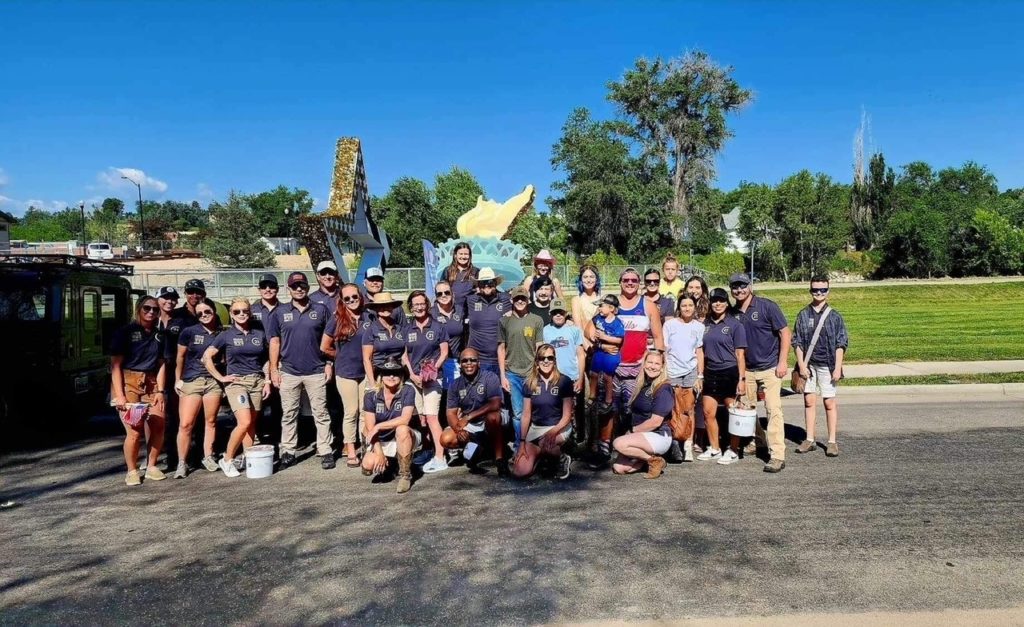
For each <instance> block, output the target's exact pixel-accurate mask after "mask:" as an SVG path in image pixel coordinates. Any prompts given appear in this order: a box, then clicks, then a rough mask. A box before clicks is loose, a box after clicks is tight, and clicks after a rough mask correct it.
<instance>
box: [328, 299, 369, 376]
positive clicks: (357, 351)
mask: <svg viewBox="0 0 1024 627" xmlns="http://www.w3.org/2000/svg"><path fill="white" fill-rule="evenodd" d="M371 321H372V318H371V313H370V312H369V311H368V310H364V311H363V313H362V314H360V315H359V321H358V326H357V327H356V333H355V335H353V336H352V337H350V338H349V339H347V340H342V341H340V342H339V341H335V342H334V350H335V354H334V376H336V377H341V378H342V379H356V380H359V379H362V378H363V377H365V376H366V369H365V368H363V332H364V331H366V329H367V328H369V326H370V322H371ZM337 330H338V315H337V314H335V315H333V316H331V318H330V320H328V321H327V328H325V329H324V335H327V336H330V337H331V339H332V340H333V339H334V334H335V333H336V332H337Z"/></svg>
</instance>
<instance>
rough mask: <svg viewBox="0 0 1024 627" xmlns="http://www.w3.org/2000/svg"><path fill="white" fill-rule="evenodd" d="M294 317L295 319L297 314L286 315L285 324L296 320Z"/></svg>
mask: <svg viewBox="0 0 1024 627" xmlns="http://www.w3.org/2000/svg"><path fill="white" fill-rule="evenodd" d="M294 317H295V314H290V313H286V314H285V315H284V321H285V322H291V321H292V318H294Z"/></svg>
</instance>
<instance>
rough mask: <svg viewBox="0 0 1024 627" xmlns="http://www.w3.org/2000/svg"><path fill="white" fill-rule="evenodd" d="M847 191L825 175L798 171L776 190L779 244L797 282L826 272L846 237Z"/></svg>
mask: <svg viewBox="0 0 1024 627" xmlns="http://www.w3.org/2000/svg"><path fill="white" fill-rule="evenodd" d="M849 203H850V197H849V188H847V187H846V186H844V185H839V184H837V183H834V182H833V181H832V179H831V178H829V177H828V176H827V175H825V174H818V175H812V174H811V173H810V172H809V171H807V170H802V171H800V172H798V173H797V174H794V175H793V176H790V177H789V178H787V179H785V180H784V181H782V183H780V184H779V186H778V188H777V189H776V214H777V216H778V217H779V219H780V220H781V222H782V232H781V237H780V240H781V242H782V248H783V250H785V251H786V254H787V256H788V258H789V267H790V268H791V269H792V270H793V272H794V273H795V274H796V275H797V276H798V277H800V278H804V279H806V278H809V277H810V276H813V275H815V274H821V273H825V272H827V271H828V270H829V262H830V261H831V260H832V259H833V258H834V257H835V255H836V253H837V252H838V251H839V250H840V249H842V247H843V246H844V245H845V244H846V240H847V237H848V236H849V233H850V224H849V213H848V207H849Z"/></svg>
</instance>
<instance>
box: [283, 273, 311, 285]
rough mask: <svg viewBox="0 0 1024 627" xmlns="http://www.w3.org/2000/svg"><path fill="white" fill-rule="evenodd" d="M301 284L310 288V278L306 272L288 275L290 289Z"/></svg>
mask: <svg viewBox="0 0 1024 627" xmlns="http://www.w3.org/2000/svg"><path fill="white" fill-rule="evenodd" d="M300 283H301V284H303V285H305V286H306V287H309V278H307V277H306V274H305V273H304V272H292V273H291V274H289V275H288V287H295V286H296V285H298V284H300Z"/></svg>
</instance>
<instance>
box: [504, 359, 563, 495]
mask: <svg viewBox="0 0 1024 627" xmlns="http://www.w3.org/2000/svg"><path fill="white" fill-rule="evenodd" d="M555 359H556V358H555V347H554V346H552V345H551V344H541V345H540V346H538V347H537V351H536V354H535V357H534V360H533V367H532V369H531V370H530V374H529V375H528V376H527V377H526V384H525V386H524V389H523V391H524V394H523V423H522V428H523V432H524V433H525V434H526V436H525V437H524V438H523V445H522V447H521V448H520V449H519V454H518V455H517V456H516V458H515V460H513V462H512V474H513V475H515V476H516V477H518V478H520V479H524V478H526V477H529V476H530V475H532V474H533V472H534V470H536V468H537V462H538V461H539V459H540V457H541V456H542V455H543V456H547V457H554V458H557V459H558V472H557V474H556V475H555V476H557V477H558V478H559V479H567V478H568V477H569V472H570V471H571V470H572V458H571V457H569V456H568V455H566V454H565V453H563V452H562V447H563V445H564V444H565V442H566V441H567V440H568V439H569V435H570V434H571V433H572V413H573V401H574V397H575V392H574V391H573V382H572V379H570V378H569V377H567V376H565V375H564V374H561V373H560V372H558V365H557V364H556V363H555Z"/></svg>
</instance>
